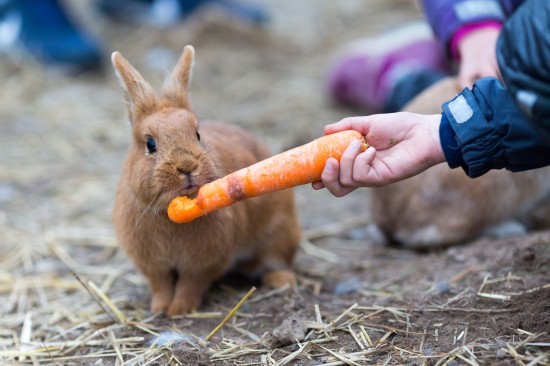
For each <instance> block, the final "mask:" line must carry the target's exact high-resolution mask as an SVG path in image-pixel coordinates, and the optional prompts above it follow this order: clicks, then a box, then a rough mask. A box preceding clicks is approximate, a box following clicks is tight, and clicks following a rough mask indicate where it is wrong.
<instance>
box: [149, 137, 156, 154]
mask: <svg viewBox="0 0 550 366" xmlns="http://www.w3.org/2000/svg"><path fill="white" fill-rule="evenodd" d="M147 151H148V152H149V154H153V153H156V152H157V142H156V141H155V139H154V138H152V137H148V138H147Z"/></svg>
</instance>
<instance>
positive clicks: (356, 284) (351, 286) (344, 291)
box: [334, 276, 365, 295]
mask: <svg viewBox="0 0 550 366" xmlns="http://www.w3.org/2000/svg"><path fill="white" fill-rule="evenodd" d="M364 286H365V283H364V282H363V281H362V280H361V278H359V277H357V276H353V277H350V278H348V279H345V280H344V281H342V282H339V283H338V284H337V285H336V288H335V289H334V293H335V294H336V295H349V294H353V293H355V292H357V291H358V290H360V289H362V288H363V287H364Z"/></svg>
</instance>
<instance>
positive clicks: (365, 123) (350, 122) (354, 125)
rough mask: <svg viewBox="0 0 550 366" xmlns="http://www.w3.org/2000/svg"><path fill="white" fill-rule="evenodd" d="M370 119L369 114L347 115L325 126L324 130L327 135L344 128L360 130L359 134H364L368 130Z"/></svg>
mask: <svg viewBox="0 0 550 366" xmlns="http://www.w3.org/2000/svg"><path fill="white" fill-rule="evenodd" d="M370 120H371V118H370V116H366V117H347V118H344V119H343V120H341V121H339V122H336V123H333V124H330V125H327V126H325V129H324V132H325V134H326V135H329V134H331V133H335V132H340V131H345V130H355V131H359V132H361V134H362V135H363V136H364V135H366V134H367V133H368V131H369V127H370Z"/></svg>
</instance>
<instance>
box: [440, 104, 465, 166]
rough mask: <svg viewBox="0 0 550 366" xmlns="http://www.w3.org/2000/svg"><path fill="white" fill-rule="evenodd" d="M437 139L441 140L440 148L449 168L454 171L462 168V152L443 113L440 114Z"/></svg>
mask: <svg viewBox="0 0 550 366" xmlns="http://www.w3.org/2000/svg"><path fill="white" fill-rule="evenodd" d="M439 139H440V140H441V148H442V149H443V154H445V159H446V160H447V164H449V168H451V169H454V168H458V167H460V166H463V164H464V159H462V150H461V149H460V146H458V143H457V142H456V134H455V131H454V130H453V128H452V127H451V123H450V122H449V120H448V119H447V116H445V113H441V124H440V125H439Z"/></svg>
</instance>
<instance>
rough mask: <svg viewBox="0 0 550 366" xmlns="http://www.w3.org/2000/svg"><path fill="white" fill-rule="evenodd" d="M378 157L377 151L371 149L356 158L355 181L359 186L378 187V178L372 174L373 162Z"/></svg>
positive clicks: (354, 167)
mask: <svg viewBox="0 0 550 366" xmlns="http://www.w3.org/2000/svg"><path fill="white" fill-rule="evenodd" d="M375 156H376V149H375V148H374V147H372V146H371V147H369V148H368V149H367V150H366V151H364V152H362V153H361V154H359V155H357V157H356V158H355V163H354V164H353V181H354V182H355V184H357V185H361V186H372V185H378V184H379V183H380V182H378V180H377V179H374V178H375V177H377V176H376V175H375V174H373V172H371V170H372V169H373V168H372V162H373V161H374V158H375Z"/></svg>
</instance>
